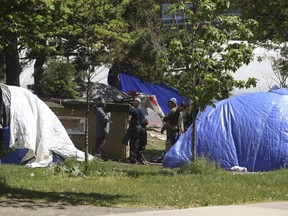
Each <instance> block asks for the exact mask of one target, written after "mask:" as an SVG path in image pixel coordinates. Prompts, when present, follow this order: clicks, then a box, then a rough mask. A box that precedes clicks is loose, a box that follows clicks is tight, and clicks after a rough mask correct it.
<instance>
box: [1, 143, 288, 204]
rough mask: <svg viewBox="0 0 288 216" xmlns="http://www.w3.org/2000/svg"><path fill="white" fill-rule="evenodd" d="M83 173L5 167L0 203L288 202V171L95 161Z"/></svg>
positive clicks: (156, 148)
mask: <svg viewBox="0 0 288 216" xmlns="http://www.w3.org/2000/svg"><path fill="white" fill-rule="evenodd" d="M163 149H164V141H163V142H162V141H155V142H149V146H148V147H147V151H146V157H147V158H155V157H157V156H159V155H161V153H162V151H163ZM195 166H197V167H198V171H197V172H195V170H197V169H195ZM81 171H84V163H79V162H77V161H74V160H68V161H67V162H65V164H64V165H61V166H56V167H53V168H33V169H32V168H26V167H23V166H19V165H0V199H18V198H19V199H24V200H26V199H27V200H30V199H33V200H39V201H43V202H64V203H71V204H89V205H97V206H110V207H113V206H114V207H116V206H117V207H121V206H125V207H151V208H187V207H199V206H211V205H229V204H240V203H253V202H269V201H281V200H282V201H284V200H285V201H287V200H288V171H287V169H281V170H278V171H273V172H265V173H252V174H244V173H237V174H236V173H231V172H227V171H223V170H221V169H217V168H215V167H213V166H209V165H207V164H205V162H203V160H202V161H201V160H199V162H198V165H194V166H192V165H189V166H187V167H186V168H185V169H184V168H181V169H180V168H179V169H167V168H163V167H162V166H157V165H132V164H127V163H120V162H113V161H108V162H98V161H92V162H91V163H90V164H89V166H88V171H87V173H86V175H83V172H81Z"/></svg>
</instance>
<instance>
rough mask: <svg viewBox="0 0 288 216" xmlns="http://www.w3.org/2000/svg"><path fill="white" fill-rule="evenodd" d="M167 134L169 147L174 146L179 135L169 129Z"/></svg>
mask: <svg viewBox="0 0 288 216" xmlns="http://www.w3.org/2000/svg"><path fill="white" fill-rule="evenodd" d="M168 133H169V135H168V137H169V140H170V143H171V145H174V144H175V143H176V142H177V140H178V138H179V136H180V133H179V131H178V130H177V131H176V130H171V129H169V131H168Z"/></svg>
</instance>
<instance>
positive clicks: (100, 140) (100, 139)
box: [96, 134, 106, 157]
mask: <svg viewBox="0 0 288 216" xmlns="http://www.w3.org/2000/svg"><path fill="white" fill-rule="evenodd" d="M105 138H106V134H105V135H103V136H101V137H96V155H97V156H100V157H101V153H102V150H103V147H104V145H105Z"/></svg>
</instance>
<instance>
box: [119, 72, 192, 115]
mask: <svg viewBox="0 0 288 216" xmlns="http://www.w3.org/2000/svg"><path fill="white" fill-rule="evenodd" d="M119 76H120V89H121V90H122V91H124V92H129V91H136V92H142V93H145V94H151V95H155V96H156V99H157V101H158V104H159V106H160V107H161V109H162V110H163V112H164V114H168V113H169V108H168V100H169V99H170V98H172V97H174V98H176V99H177V102H178V104H179V103H181V102H182V101H185V103H186V104H188V103H189V102H188V100H187V99H186V98H184V97H182V96H181V95H179V93H178V90H177V89H175V88H169V87H167V86H165V85H164V84H163V85H158V84H151V83H150V82H142V81H141V80H140V78H139V77H137V76H133V75H131V74H125V73H120V74H119Z"/></svg>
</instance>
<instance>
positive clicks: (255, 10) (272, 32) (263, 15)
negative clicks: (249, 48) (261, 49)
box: [232, 0, 288, 43]
mask: <svg viewBox="0 0 288 216" xmlns="http://www.w3.org/2000/svg"><path fill="white" fill-rule="evenodd" d="M232 2H234V3H235V2H236V4H238V5H239V7H240V8H241V16H242V17H243V18H245V19H254V20H256V21H257V23H258V24H257V25H255V26H254V27H253V33H254V34H255V37H254V38H253V40H254V41H258V42H263V41H266V40H272V41H274V42H278V43H281V42H285V41H287V33H288V32H287V31H288V28H287V26H288V21H287V20H288V19H287V18H288V11H287V1H286V0H267V1H265V2H263V1H261V0H254V1H242V0H233V1H232Z"/></svg>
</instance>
